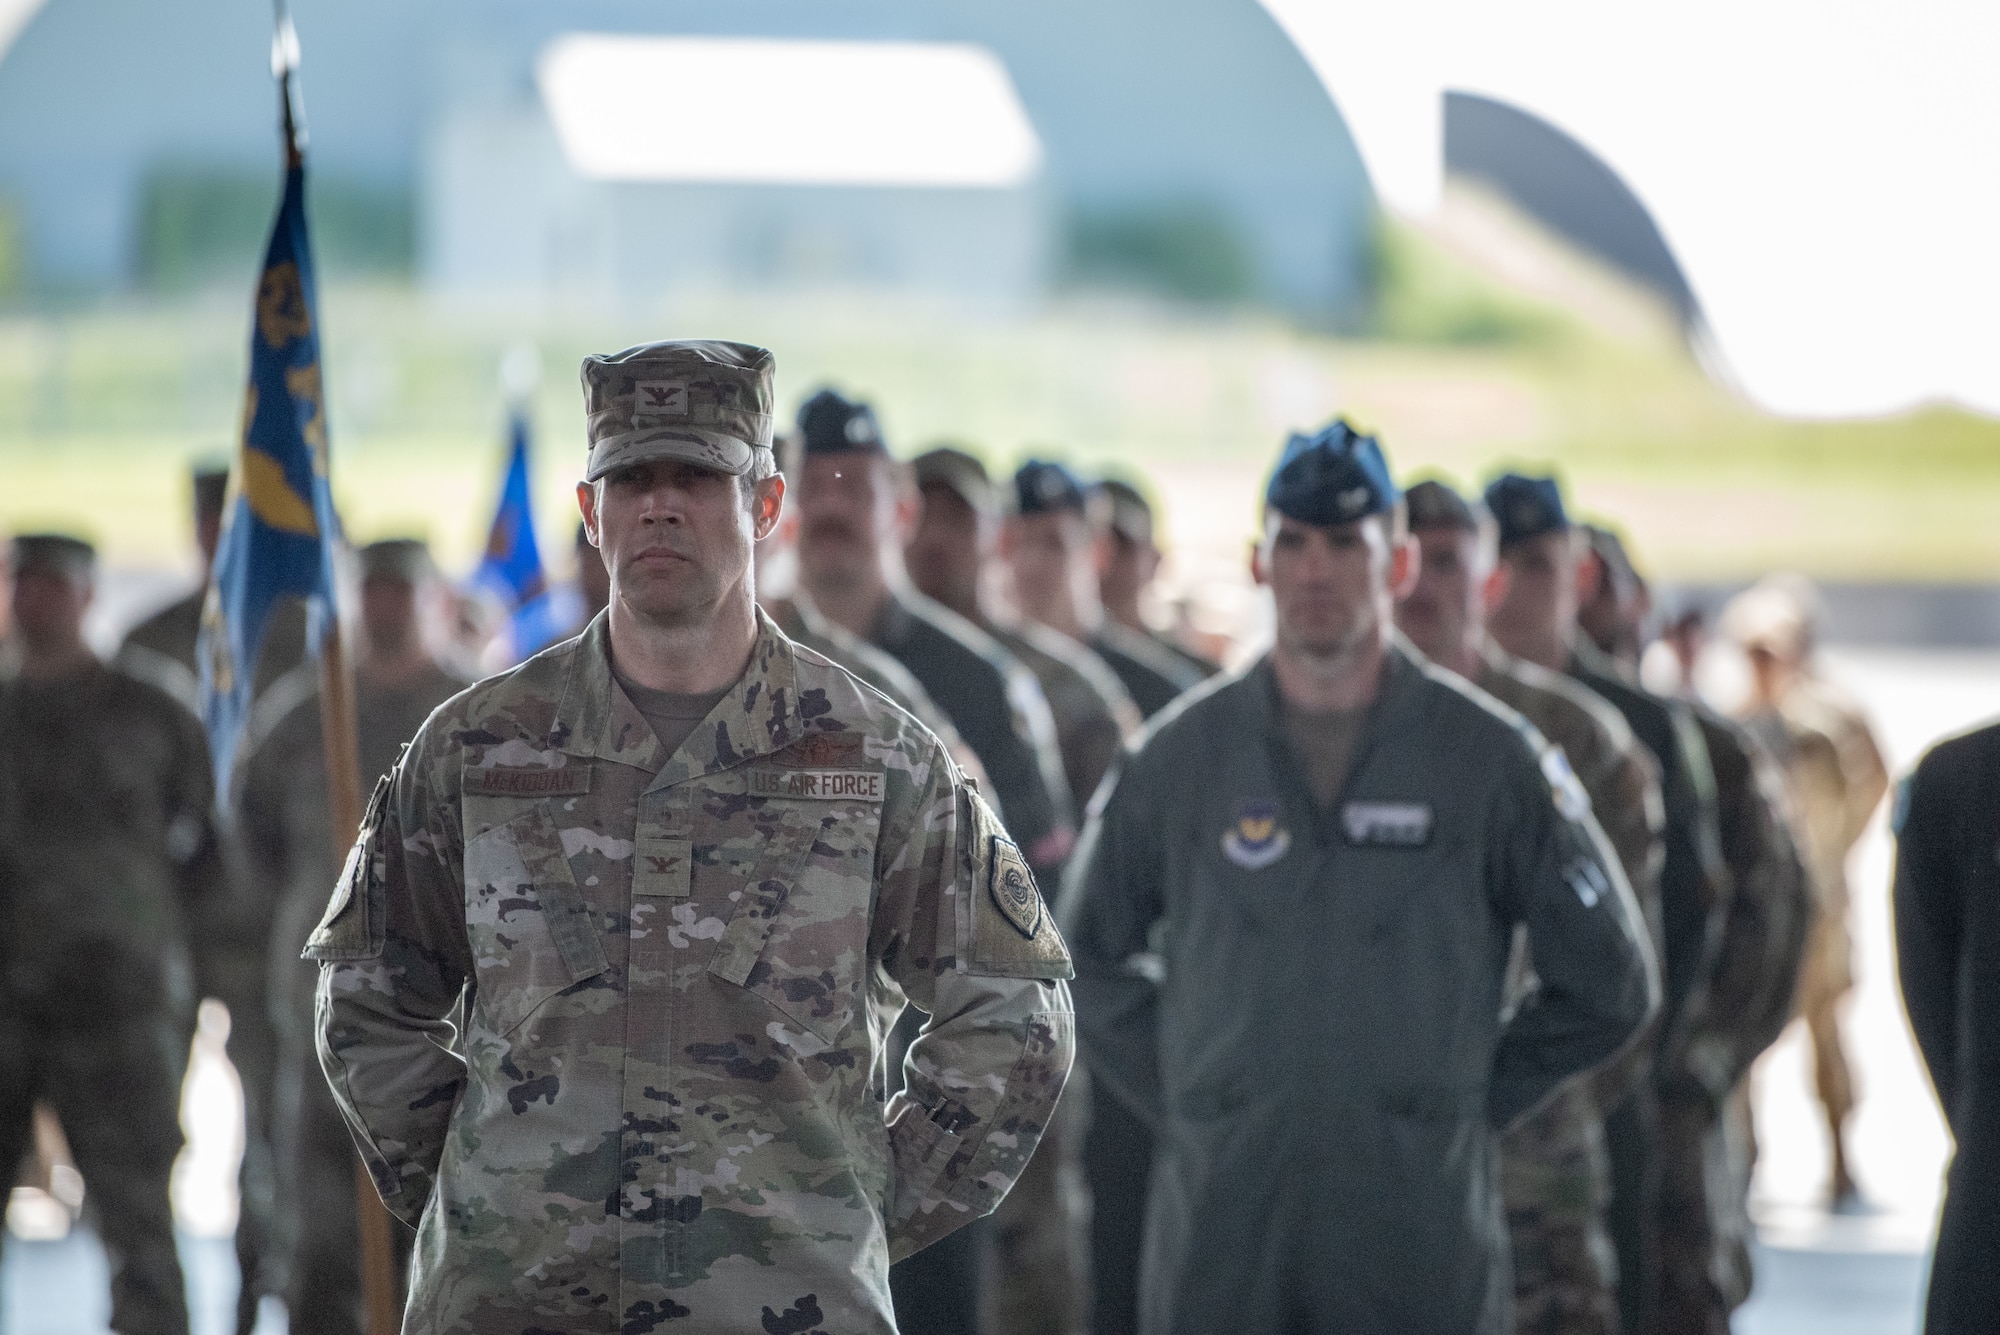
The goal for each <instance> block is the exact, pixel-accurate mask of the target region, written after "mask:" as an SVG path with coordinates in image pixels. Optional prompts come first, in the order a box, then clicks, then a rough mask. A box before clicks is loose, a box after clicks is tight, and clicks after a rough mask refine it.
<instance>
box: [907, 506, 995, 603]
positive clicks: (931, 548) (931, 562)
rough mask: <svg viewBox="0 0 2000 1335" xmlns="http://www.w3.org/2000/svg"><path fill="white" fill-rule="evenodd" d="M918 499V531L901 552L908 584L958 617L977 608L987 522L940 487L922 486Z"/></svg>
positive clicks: (982, 516) (912, 534)
mask: <svg viewBox="0 0 2000 1335" xmlns="http://www.w3.org/2000/svg"><path fill="white" fill-rule="evenodd" d="M920 494H921V496H922V499H923V505H922V507H921V508H920V509H919V510H918V511H917V526H916V528H915V530H914V531H913V532H911V534H910V540H909V542H908V543H906V544H904V547H903V562H904V564H905V565H907V566H908V567H909V570H910V581H911V582H912V583H913V584H915V585H916V586H917V588H918V590H919V591H920V592H922V593H924V594H925V595H927V596H928V597H932V598H935V599H937V600H938V601H939V602H941V603H943V604H944V605H945V606H946V607H950V608H955V609H957V610H959V611H964V610H966V609H967V608H973V607H977V606H978V604H979V567H980V563H981V560H982V559H983V558H984V556H985V554H986V552H985V549H986V546H987V529H988V521H987V519H986V517H985V516H984V515H981V514H980V513H979V511H977V510H975V509H973V508H972V505H971V503H970V502H968V501H967V500H966V499H965V497H963V496H961V495H959V494H958V493H957V492H956V491H953V490H952V489H951V488H950V487H948V486H946V485H945V484H943V483H942V482H932V483H930V484H928V485H926V486H925V487H924V488H923V490H922V492H921V493H920Z"/></svg>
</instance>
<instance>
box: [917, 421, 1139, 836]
mask: <svg viewBox="0 0 2000 1335" xmlns="http://www.w3.org/2000/svg"><path fill="white" fill-rule="evenodd" d="M910 472H911V474H912V475H913V476H914V478H915V480H916V484H917V492H918V494H919V496H921V498H922V501H923V504H922V508H921V511H920V513H919V515H918V519H917V523H916V526H915V528H914V530H913V531H912V533H911V535H910V539H909V541H908V542H907V543H906V544H905V545H904V547H903V559H904V564H905V565H907V566H908V567H909V570H910V579H911V581H912V582H913V583H914V584H915V585H916V586H917V588H918V589H920V590H921V591H922V592H923V593H924V594H925V595H926V596H928V597H930V598H933V599H935V600H937V601H938V602H939V603H942V604H943V605H944V606H946V607H948V608H950V609H951V610H952V611H954V612H956V613H958V614H959V615H960V616H962V617H964V618H965V619H966V620H967V621H970V622H971V623H972V624H973V625H975V626H977V627H979V628H980V629H981V630H983V631H985V632H986V633H987V634H988V635H991V636H992V637H993V638H994V639H996V640H998V641H999V642H1000V644H1001V647H1002V648H1004V649H1006V650H1007V652H1008V653H1010V654H1013V655H1014V656H1015V657H1016V658H1018V659H1020V660H1021V662H1022V663H1023V664H1024V665H1026V667H1027V668H1028V670H1029V671H1030V672H1032V673H1034V674H1035V679H1036V680H1037V681H1039V682H1040V683H1041V686H1042V693H1043V694H1044V695H1046V696H1047V697H1048V701H1049V712H1050V713H1051V714H1052V715H1053V716H1054V718H1055V725H1056V744H1057V745H1058V746H1059V747H1060V748H1061V750H1062V761H1063V775H1064V777H1065V778H1067V779H1068V780H1069V788H1070V792H1071V794H1072V795H1073V796H1074V797H1075V798H1076V800H1077V801H1078V802H1080V803H1087V802H1088V801H1089V800H1090V796H1091V794H1093V793H1095V792H1096V791H1097V785H1098V784H1100V783H1102V782H1103V781H1104V776H1105V775H1106V774H1107V773H1109V772H1110V770H1111V766H1112V764H1113V763H1114V762H1115V761H1116V760H1117V759H1118V752H1119V751H1120V749H1122V748H1123V746H1124V744H1125V740H1126V738H1128V737H1130V736H1131V735H1132V734H1133V733H1135V732H1137V731H1138V729H1139V722H1140V719H1139V708H1138V706H1137V705H1135V704H1133V703H1132V697H1131V695H1130V694H1128V693H1127V692H1126V690H1125V685H1124V683H1123V682H1121V681H1119V679H1118V675H1117V673H1115V672H1113V671H1112V670H1111V667H1110V666H1109V665H1108V664H1107V663H1106V662H1105V661H1104V660H1103V659H1102V658H1099V657H1098V656H1097V655H1096V654H1094V653H1092V652H1091V651H1090V650H1089V649H1087V648H1085V647H1084V646H1083V645H1081V644H1078V643H1077V642H1076V641H1075V640H1072V639H1070V638H1069V637H1068V636H1066V635H1061V634H1058V633H1057V632H1055V631H1053V630H1051V629H1049V628H1048V627H1047V626H1043V625H1040V624H1038V623H1036V622H1032V621H1020V620H1012V621H1010V620H1006V619H1003V618H1001V617H998V616H995V615H994V614H993V609H992V603H993V601H994V600H993V597H992V594H991V591H990V589H989V588H988V587H987V585H988V581H987V580H986V579H985V578H984V577H985V575H986V574H987V573H989V572H988V563H989V562H990V561H991V560H992V558H993V554H994V545H995V542H996V540H997V538H998V524H999V518H1000V506H999V501H998V499H997V498H996V497H995V496H994V494H993V484H992V482H991V480H990V479H989V478H988V477H987V475H986V465H984V464H982V463H980V462H979V460H978V459H976V458H974V457H973V456H972V455H970V454H967V453H966V452H965V451H963V450H959V449H954V448H952V447H950V446H941V447H939V448H937V449H933V450H927V451H925V452H924V453H923V454H920V455H918V456H917V457H916V458H915V459H912V460H911V461H910Z"/></svg>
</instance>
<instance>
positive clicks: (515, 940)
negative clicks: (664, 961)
mask: <svg viewBox="0 0 2000 1335" xmlns="http://www.w3.org/2000/svg"><path fill="white" fill-rule="evenodd" d="M465 922H466V928H467V931H468V934H469V936H470V937H471V943H472V958H473V965H474V968H475V969H476V974H475V979H476V984H477V989H478V991H477V998H478V1000H477V1007H478V1010H479V1011H480V1012H481V1013H482V1014H483V1015H484V1016H485V1019H486V1026H487V1027H488V1028H489V1029H490V1030H491V1031H492V1032H493V1033H494V1034H495V1035H497V1036H501V1037H504V1036H506V1035H507V1034H509V1033H512V1032H513V1031H514V1030H515V1029H516V1028H517V1027H519V1025H520V1023H521V1021H523V1020H525V1019H527V1018H528V1016H529V1014H530V1013H532V1012H533V1011H534V1010H535V1009H536V1008H537V1007H539V1006H540V1005H541V1004H542V1003H543V1002H545V1001H547V1000H548V999H549V998H550V997H552V996H554V995H555V994H556V993H558V992H561V991H564V990H565V989H567V988H570V987H573V986H575V985H576V984H578V983H580V982H583V981H584V980H585V979H588V978H594V977H596V976H597V975H598V974H601V973H603V972H605V970H606V969H607V968H609V965H608V963H607V962H606V960H605V958H604V943H603V942H602V941H601V940H600V939H599V937H598V934H597V926H596V924H595V923H593V922H592V921H591V919H590V909H589V906H588V905H587V904H586V903H585V902H584V899H583V893H582V891H580V890H579V889H578V888H577V884H576V880H575V878H574V877H573V876H572V875H571V874H570V869H569V859H568V858H566V857H564V856H563V846H562V836H561V835H560V834H559V833H558V832H557V829H556V823H555V819H554V817H553V816H552V815H551V814H550V812H549V809H548V804H547V803H546V802H534V803H532V804H529V805H528V806H527V807H526V809H524V810H523V811H521V812H520V814H519V815H516V816H514V817H513V818H512V819H510V820H508V821H506V822H504V823H502V824H499V825H495V826H493V827H492V828H490V829H487V830H484V831H482V832H481V833H480V834H478V835H476V836H474V837H473V838H471V839H468V840H467V841H466V844H465Z"/></svg>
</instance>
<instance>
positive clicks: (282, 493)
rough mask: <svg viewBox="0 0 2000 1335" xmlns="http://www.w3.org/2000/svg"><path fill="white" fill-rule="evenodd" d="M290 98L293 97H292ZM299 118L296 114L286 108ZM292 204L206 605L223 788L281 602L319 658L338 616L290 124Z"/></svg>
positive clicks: (275, 244)
mask: <svg viewBox="0 0 2000 1335" xmlns="http://www.w3.org/2000/svg"><path fill="white" fill-rule="evenodd" d="M288 91H289V90H288ZM287 111H288V112H289V105H288V106H287ZM285 122H286V123H285V129H286V138H287V143H288V147H289V149H290V151H289V153H288V162H287V165H286V170H285V197H284V200H283V202H281V203H280V204H279V205H278V218H277V222H276V224H275V225H274V226H273V227H272V228H271V243H270V245H269V246H268V247H267V248H266V249H265V251H264V272H263V276H262V277H261V278H259V279H258V281H257V306H256V318H255V320H254V321H253V322H252V328H251V331H250V385H249V388H248V390H247V391H246V392H245V394H244V400H243V434H242V439H241V442H240V447H239V450H238V453H237V457H236V468H235V469H234V470H233V471H232V472H231V474H230V478H229V498H228V501H227V502H226V504H225V508H224V511H223V516H224V518H223V524H224V527H223V532H222V542H221V545H220V547H218V549H217V550H216V554H215V573H214V576H213V577H212V579H211V580H210V582H209V586H208V599H207V602H206V603H205V604H204V605H203V607H202V613H201V640H200V647H199V649H198V651H197V654H196V657H197V658H198V660H199V662H200V666H201V714H202V723H203V724H204V725H205V726H206V727H207V729H208V746H209V752H210V754H211V755H212V756H213V758H214V761H215V770H216V786H217V790H218V791H222V792H226V791H228V783H229V772H230V769H231V766H232V762H233V761H234V760H235V756H236V749H237V746H238V745H239V743H240V742H241V740H242V735H243V725H244V721H245V719H246V718H247V717H248V715H249V712H250V703H251V694H250V693H251V682H252V678H253V677H254V676H255V674H256V669H257V654H258V650H259V649H260V648H262V646H263V642H264V630H265V626H266V625H267V623H268V622H269V620H270V615H271V608H272V605H273V604H274V603H276V602H277V600H278V599H280V598H283V597H287V596H291V597H303V598H305V599H306V600H307V601H308V605H309V607H310V608H311V630H310V633H309V636H308V639H309V642H310V644H311V645H312V647H313V649H314V651H315V652H317V651H318V648H319V645H320V643H321V642H322V640H323V638H324V636H325V631H326V627H327V625H328V624H330V622H329V619H330V617H331V615H332V613H333V610H334V605H335V604H334V544H335V543H336V541H337V540H338V537H339V534H340V520H339V517H338V516H337V515H336V514H335V513H334V508H333V492H332V490H331V488H330V487H329V486H328V483H327V454H326V401H325V396H324V393H323V391H322V388H321V384H320V360H319V328H318V321H317V319H316V318H315V314H314V312H315V310H316V301H315V296H314V289H313V266H312V245H311V242H310V240H309V239H308V237H307V235H306V210H305V164H304V160H303V159H302V158H301V156H300V154H299V152H298V149H297V146H296V140H295V137H294V136H293V135H292V133H291V131H292V125H291V117H290V115H289V114H288V115H287V116H286V118H285Z"/></svg>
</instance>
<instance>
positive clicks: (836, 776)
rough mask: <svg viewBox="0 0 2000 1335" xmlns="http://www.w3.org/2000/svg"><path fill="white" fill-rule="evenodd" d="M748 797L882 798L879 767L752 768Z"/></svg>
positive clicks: (875, 800)
mask: <svg viewBox="0 0 2000 1335" xmlns="http://www.w3.org/2000/svg"><path fill="white" fill-rule="evenodd" d="M750 795H751V796H752V797H807V798H818V799H821V800H823V801H825V800H832V799H836V798H843V797H844V798H849V799H851V800H853V801H857V802H880V801H881V800H882V771H881V770H867V769H778V770H771V769H753V770H751V771H750Z"/></svg>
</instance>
